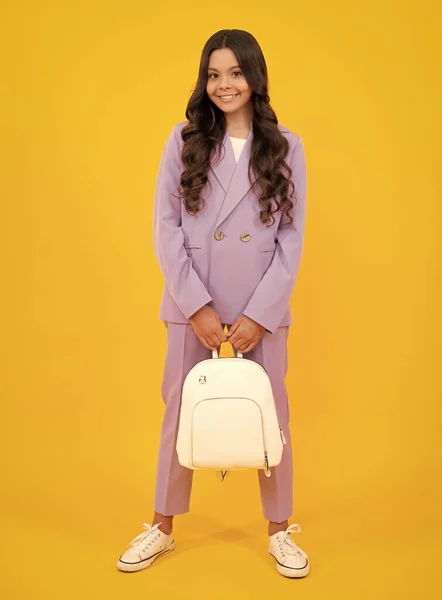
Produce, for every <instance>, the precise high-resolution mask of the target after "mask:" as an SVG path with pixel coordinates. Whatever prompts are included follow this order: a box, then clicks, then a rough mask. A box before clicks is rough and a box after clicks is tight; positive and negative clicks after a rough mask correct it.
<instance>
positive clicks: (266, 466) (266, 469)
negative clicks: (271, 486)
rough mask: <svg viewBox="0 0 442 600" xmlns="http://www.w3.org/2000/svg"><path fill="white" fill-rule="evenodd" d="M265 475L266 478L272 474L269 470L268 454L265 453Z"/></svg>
mask: <svg viewBox="0 0 442 600" xmlns="http://www.w3.org/2000/svg"><path fill="white" fill-rule="evenodd" d="M264 474H265V476H266V477H271V476H272V473H271V471H270V469H269V457H268V456H267V452H266V453H265V469H264Z"/></svg>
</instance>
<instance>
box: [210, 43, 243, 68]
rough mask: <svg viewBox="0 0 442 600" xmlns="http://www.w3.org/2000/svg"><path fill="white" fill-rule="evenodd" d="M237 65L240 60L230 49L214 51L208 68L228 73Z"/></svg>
mask: <svg viewBox="0 0 442 600" xmlns="http://www.w3.org/2000/svg"><path fill="white" fill-rule="evenodd" d="M235 65H238V59H237V58H236V55H235V53H234V52H233V50H231V49H230V48H220V49H219V50H214V51H213V52H212V54H211V55H210V58H209V66H208V68H209V69H211V68H212V69H217V70H218V71H227V70H229V69H230V68H232V67H234V66H235Z"/></svg>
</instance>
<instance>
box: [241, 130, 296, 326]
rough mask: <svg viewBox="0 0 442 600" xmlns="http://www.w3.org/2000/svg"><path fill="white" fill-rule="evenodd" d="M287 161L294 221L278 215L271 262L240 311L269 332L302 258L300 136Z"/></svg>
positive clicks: (280, 314)
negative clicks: (289, 167) (290, 179)
mask: <svg viewBox="0 0 442 600" xmlns="http://www.w3.org/2000/svg"><path fill="white" fill-rule="evenodd" d="M289 164H290V166H291V168H292V181H293V183H294V185H295V195H296V198H297V202H296V203H295V206H294V218H293V222H292V223H289V222H288V219H287V217H286V216H285V215H283V217H282V218H281V221H280V224H279V227H278V232H277V238H276V249H275V254H274V256H273V259H272V262H271V263H270V266H269V268H268V269H267V271H266V272H265V274H264V277H263V278H262V279H261V281H260V283H259V284H258V286H257V287H256V289H255V291H254V293H253V295H252V297H251V299H250V301H249V303H248V304H247V306H246V308H245V310H244V311H243V314H244V315H246V316H248V317H250V318H251V319H253V320H254V321H256V322H258V323H260V324H261V325H262V326H263V327H265V328H266V329H267V330H268V331H270V332H271V333H275V331H276V329H277V328H278V326H279V324H280V323H281V321H282V319H283V317H284V315H285V313H286V311H287V310H288V308H289V306H290V298H291V295H292V292H293V288H294V285H295V281H296V277H297V274H298V270H299V265H300V262H301V255H302V248H303V240H304V226H305V216H306V210H305V209H306V162H305V154H304V145H303V142H302V138H300V137H299V138H298V141H297V143H296V146H295V148H294V150H293V152H292V155H291V158H290V162H289Z"/></svg>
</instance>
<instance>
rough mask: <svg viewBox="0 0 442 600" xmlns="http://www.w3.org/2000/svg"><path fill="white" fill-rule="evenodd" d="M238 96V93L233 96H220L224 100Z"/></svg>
mask: <svg viewBox="0 0 442 600" xmlns="http://www.w3.org/2000/svg"><path fill="white" fill-rule="evenodd" d="M235 96H236V94H233V95H232V96H220V98H222V99H223V100H228V99H229V98H234V97H235Z"/></svg>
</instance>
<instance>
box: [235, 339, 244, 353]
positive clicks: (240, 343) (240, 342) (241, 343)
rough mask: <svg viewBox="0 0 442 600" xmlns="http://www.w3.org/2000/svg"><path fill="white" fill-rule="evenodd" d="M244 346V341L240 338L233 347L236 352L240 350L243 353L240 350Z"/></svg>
mask: <svg viewBox="0 0 442 600" xmlns="http://www.w3.org/2000/svg"><path fill="white" fill-rule="evenodd" d="M243 344H244V339H243V338H239V340H238V341H237V342H236V343H235V344H233V347H234V348H235V350H239V351H240V352H241V350H240V348H241V346H242V345H243Z"/></svg>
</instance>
